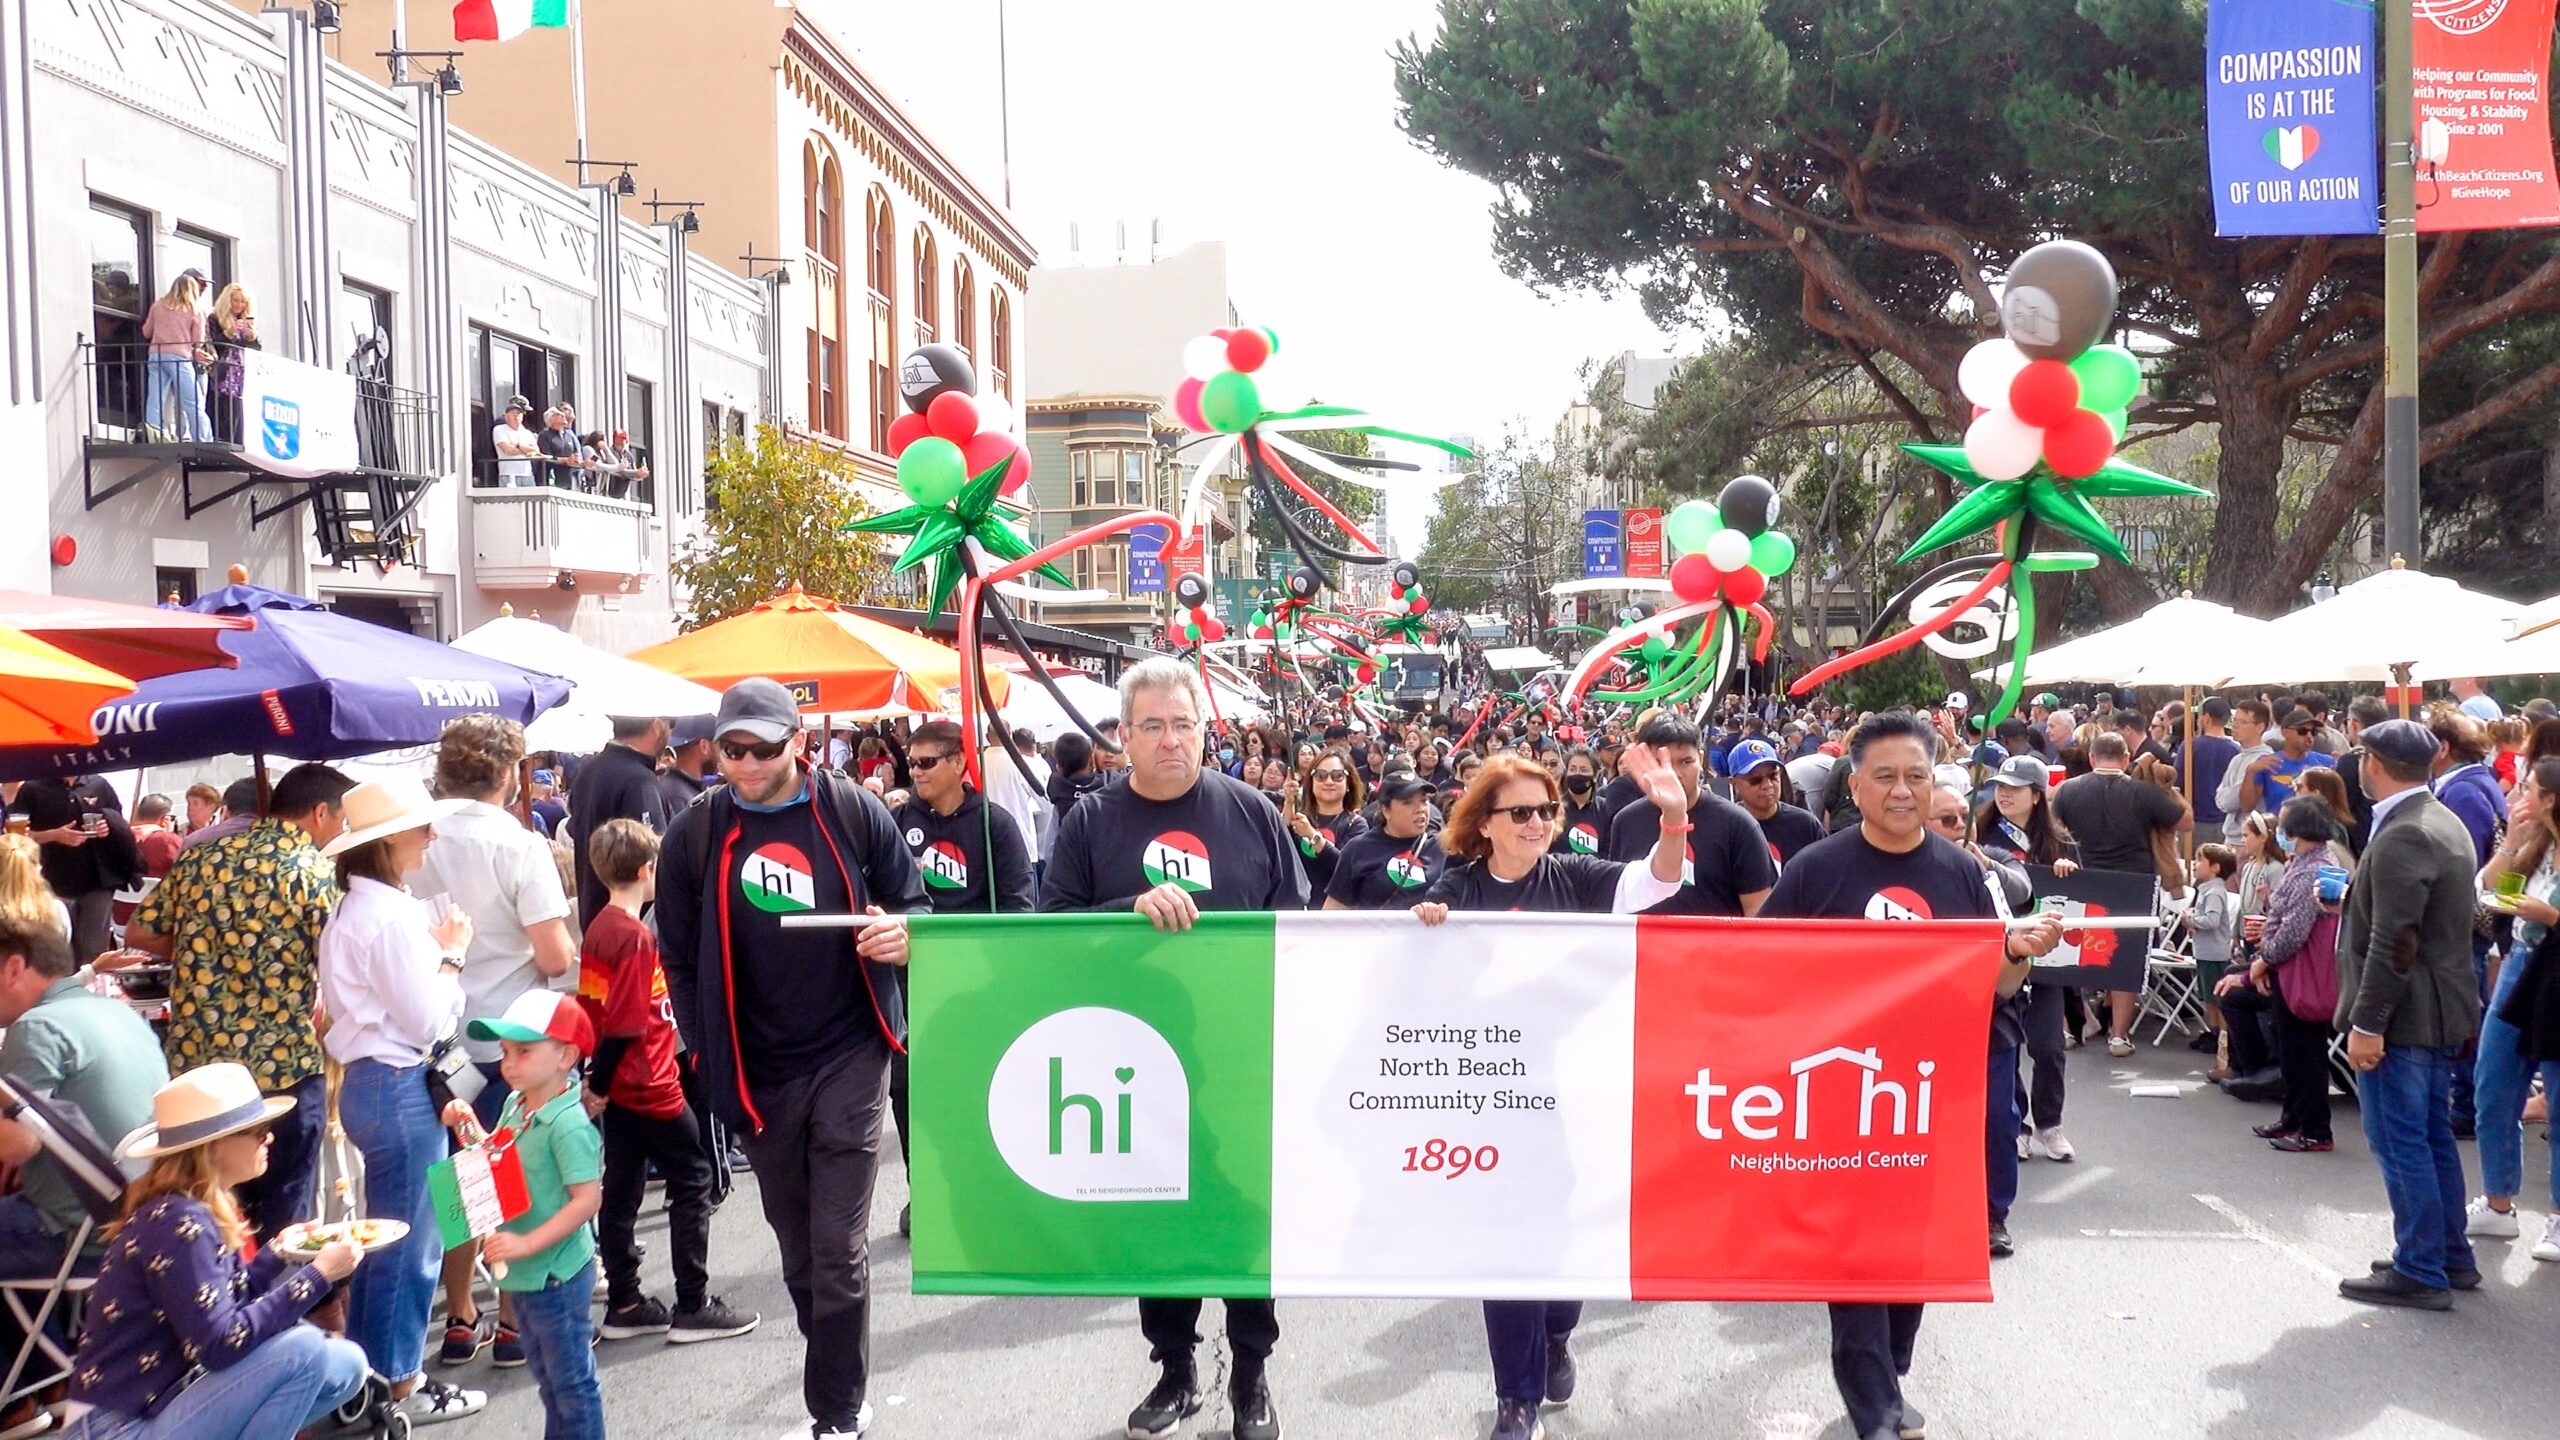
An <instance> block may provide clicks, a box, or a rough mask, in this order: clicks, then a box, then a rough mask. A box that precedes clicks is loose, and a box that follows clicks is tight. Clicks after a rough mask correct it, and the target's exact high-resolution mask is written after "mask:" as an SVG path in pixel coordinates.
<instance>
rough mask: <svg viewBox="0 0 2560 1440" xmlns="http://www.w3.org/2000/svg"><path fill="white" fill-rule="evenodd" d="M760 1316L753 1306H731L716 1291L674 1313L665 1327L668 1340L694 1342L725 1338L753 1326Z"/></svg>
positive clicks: (669, 1341) (670, 1342)
mask: <svg viewBox="0 0 2560 1440" xmlns="http://www.w3.org/2000/svg"><path fill="white" fill-rule="evenodd" d="M762 1318H763V1317H762V1316H760V1315H757V1314H756V1313H755V1312H754V1311H752V1310H748V1311H739V1310H732V1309H730V1308H729V1307H728V1305H727V1304H726V1303H725V1302H723V1301H722V1300H721V1298H720V1297H719V1296H717V1295H712V1296H707V1297H705V1298H704V1299H703V1302H702V1303H701V1304H699V1305H693V1306H688V1307H686V1308H684V1309H681V1310H678V1311H677V1312H676V1313H675V1318H674V1320H673V1322H672V1324H671V1325H670V1327H669V1328H668V1331H667V1343H668V1344H670V1345H697V1344H700V1343H701V1342H703V1341H705V1340H726V1339H729V1338H730V1337H732V1336H736V1335H744V1334H746V1333H747V1332H748V1331H750V1330H753V1329H754V1328H756V1323H757V1322H758V1321H759V1320H761V1319H762Z"/></svg>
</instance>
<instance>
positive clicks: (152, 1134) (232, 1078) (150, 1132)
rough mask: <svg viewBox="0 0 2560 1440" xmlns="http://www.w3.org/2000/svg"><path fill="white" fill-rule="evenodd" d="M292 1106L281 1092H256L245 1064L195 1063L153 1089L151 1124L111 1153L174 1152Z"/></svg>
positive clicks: (148, 1155)
mask: <svg viewBox="0 0 2560 1440" xmlns="http://www.w3.org/2000/svg"><path fill="white" fill-rule="evenodd" d="M292 1108H293V1101H292V1100H291V1099H290V1098H288V1097H286V1096H282V1095H277V1096H272V1097H270V1096H266V1095H261V1094H259V1093H258V1082H257V1081H256V1080H254V1079H252V1078H251V1077H250V1075H249V1067H248V1066H246V1065H241V1064H238V1063H235V1062H233V1061H229V1060H223V1061H217V1062H215V1063H214V1064H211V1065H199V1066H197V1067H196V1068H195V1069H193V1070H189V1071H187V1072H186V1073H184V1074H182V1075H180V1076H179V1077H178V1078H177V1079H175V1080H172V1081H170V1082H169V1083H168V1084H166V1085H163V1086H161V1087H160V1088H159V1090H158V1091H156V1092H154V1093H153V1095H152V1097H151V1123H150V1124H149V1125H146V1126H144V1127H143V1128H142V1129H139V1130H136V1131H135V1132H133V1133H132V1134H131V1135H128V1136H126V1137H125V1142H124V1143H123V1144H122V1145H119V1146H117V1147H116V1154H117V1155H118V1156H119V1157H121V1158H123V1159H126V1160H151V1159H156V1158H158V1157H159V1156H162V1155H175V1154H177V1153H178V1152H179V1151H181V1150H191V1149H193V1148H195V1147H196V1146H198V1145H203V1144H206V1143H208V1142H210V1141H214V1140H219V1139H221V1138H222V1137H223V1136H225V1135H236V1134H238V1133H239V1132H241V1131H243V1130H247V1129H250V1128H251V1127H253V1126H258V1125H264V1124H266V1123H267V1122H269V1121H271V1120H273V1119H275V1118H276V1117H277V1116H279V1115H281V1114H283V1113H284V1112H286V1111H287V1110H290V1109H292Z"/></svg>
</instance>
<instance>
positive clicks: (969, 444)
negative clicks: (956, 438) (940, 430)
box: [960, 434, 1020, 480]
mask: <svg viewBox="0 0 2560 1440" xmlns="http://www.w3.org/2000/svg"><path fill="white" fill-rule="evenodd" d="M1018 448H1020V446H1019V442H1017V441H1016V440H1015V439H1014V438H1013V437H1012V436H1010V435H1000V434H987V435H972V436H970V437H969V438H968V439H967V440H966V441H965V442H963V443H962V444H961V446H960V458H961V459H962V460H963V461H966V462H967V463H968V466H969V478H970V479H972V480H974V479H976V478H978V477H979V476H980V475H983V474H985V473H986V472H987V469H988V467H989V466H992V465H994V464H995V463H996V462H997V461H999V460H1006V459H1011V458H1012V456H1013V452H1014V451H1015V450H1016V449H1018ZM1015 464H1016V467H1017V468H1019V466H1020V462H1019V461H1016V462H1015ZM1005 478H1006V479H1007V480H1011V479H1012V478H1013V477H1012V476H1010V475H1007V476H1006V477H1005Z"/></svg>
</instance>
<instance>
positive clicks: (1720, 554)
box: [1704, 525, 1751, 573]
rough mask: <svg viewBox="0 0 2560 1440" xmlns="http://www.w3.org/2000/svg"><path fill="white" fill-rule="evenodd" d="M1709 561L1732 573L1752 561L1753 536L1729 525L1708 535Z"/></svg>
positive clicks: (1706, 552)
mask: <svg viewBox="0 0 2560 1440" xmlns="http://www.w3.org/2000/svg"><path fill="white" fill-rule="evenodd" d="M1704 553H1705V555H1706V557H1707V563H1708V564H1710V565H1713V566H1714V567H1716V568H1717V569H1719V570H1722V571H1725V572H1727V573H1731V572H1732V571H1735V570H1740V569H1742V568H1744V567H1745V566H1748V565H1749V564H1750V563H1751V537H1750V536H1748V535H1745V534H1743V533H1742V532H1741V531H1739V530H1736V529H1734V528H1733V527H1732V526H1730V525H1727V526H1725V527H1724V528H1723V529H1721V530H1718V531H1717V532H1716V533H1714V534H1713V535H1710V536H1708V537H1707V548H1706V550H1705V552H1704Z"/></svg>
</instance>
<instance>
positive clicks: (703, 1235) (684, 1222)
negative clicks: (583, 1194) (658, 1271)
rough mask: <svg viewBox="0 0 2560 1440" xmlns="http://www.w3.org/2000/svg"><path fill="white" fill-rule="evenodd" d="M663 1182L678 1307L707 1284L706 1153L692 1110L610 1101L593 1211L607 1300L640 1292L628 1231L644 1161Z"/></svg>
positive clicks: (616, 1301) (644, 1181)
mask: <svg viewBox="0 0 2560 1440" xmlns="http://www.w3.org/2000/svg"><path fill="white" fill-rule="evenodd" d="M653 1161H654V1162H656V1164H657V1167H658V1173H659V1174H660V1175H662V1176H665V1177H666V1182H667V1244H668V1247H669V1249H670V1250H671V1251H672V1252H673V1254H672V1255H670V1257H669V1260H670V1262H671V1263H672V1264H673V1265H674V1267H675V1275H676V1308H677V1309H679V1310H690V1309H692V1308H694V1307H695V1306H697V1305H700V1304H701V1303H702V1297H703V1295H704V1294H705V1293H706V1292H707V1291H708V1290H709V1288H710V1284H711V1157H710V1156H708V1155H706V1154H704V1153H703V1150H702V1132H701V1130H700V1129H698V1128H696V1127H695V1125H694V1123H693V1112H692V1111H691V1110H678V1111H677V1112H676V1113H675V1114H674V1115H672V1116H669V1117H668V1118H666V1119H664V1120H652V1119H650V1118H649V1117H648V1116H646V1115H642V1114H640V1113H638V1112H637V1111H633V1110H626V1109H624V1108H623V1107H621V1106H619V1105H611V1106H607V1107H606V1108H605V1112H604V1196H603V1199H604V1206H603V1208H602V1209H600V1210H598V1211H597V1212H596V1242H597V1243H596V1252H597V1258H599V1259H600V1260H602V1261H603V1263H604V1280H605V1291H604V1293H605V1305H606V1307H607V1308H608V1309H610V1308H615V1307H619V1306H623V1305H628V1304H630V1303H632V1302H634V1301H636V1300H638V1299H639V1298H640V1247H639V1245H638V1244H637V1243H635V1241H634V1237H633V1234H632V1232H633V1230H634V1229H635V1228H637V1226H638V1225H639V1221H640V1203H641V1201H642V1200H643V1199H645V1198H646V1197H647V1195H648V1193H649V1166H650V1164H651V1162H653Z"/></svg>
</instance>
